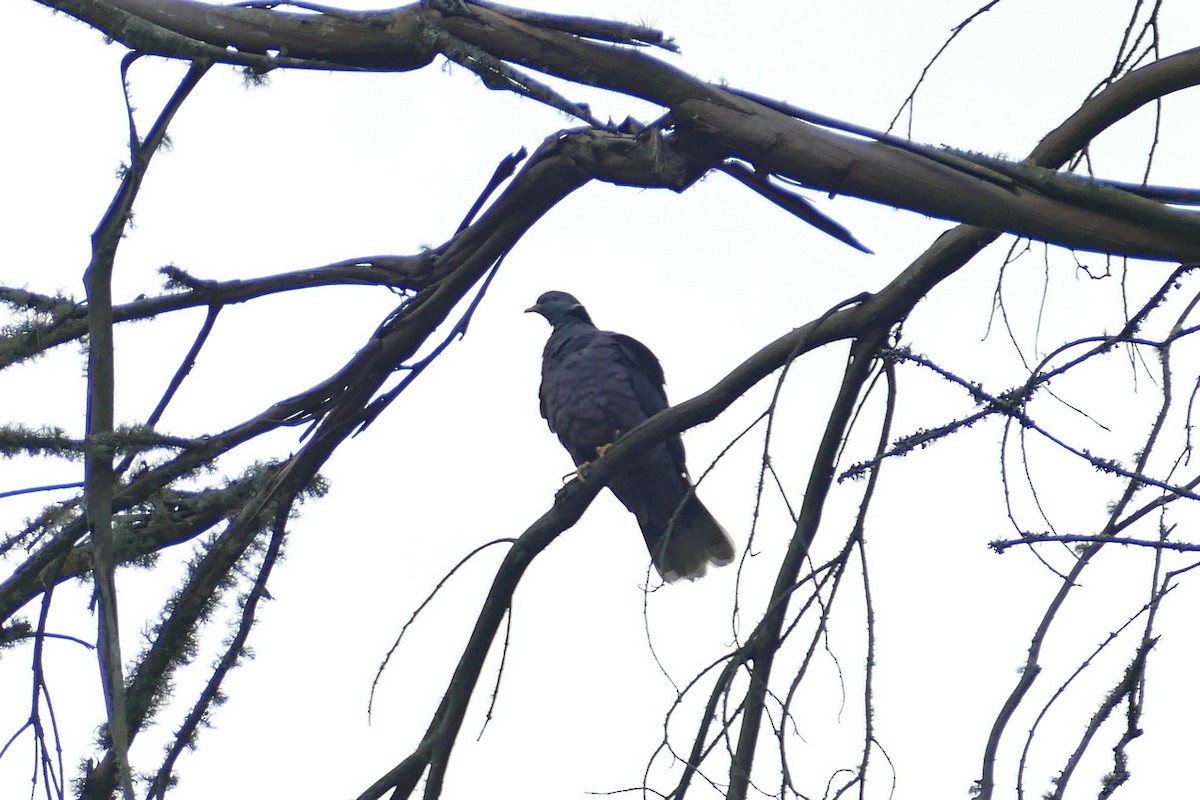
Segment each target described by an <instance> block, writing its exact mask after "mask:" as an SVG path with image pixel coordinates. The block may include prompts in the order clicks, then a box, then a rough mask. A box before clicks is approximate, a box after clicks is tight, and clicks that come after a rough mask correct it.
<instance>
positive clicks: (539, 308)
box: [525, 303, 542, 314]
mask: <svg viewBox="0 0 1200 800" xmlns="http://www.w3.org/2000/svg"><path fill="white" fill-rule="evenodd" d="M541 310H542V307H541V306H539V305H538V304H537V303H534V304H533V305H531V306H530V307H529V308H527V309H525V313H526V314H528V313H529V312H530V311H534V312H536V311H541Z"/></svg>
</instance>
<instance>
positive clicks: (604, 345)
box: [526, 292, 734, 583]
mask: <svg viewBox="0 0 1200 800" xmlns="http://www.w3.org/2000/svg"><path fill="white" fill-rule="evenodd" d="M526 311H534V312H537V313H538V314H541V315H542V316H543V317H545V318H546V321H547V322H549V323H550V325H551V326H553V329H554V330H553V331H552V332H551V333H550V339H549V340H548V341H547V342H546V347H545V349H544V350H543V352H542V384H541V388H540V390H539V392H538V397H539V399H540V400H541V411H542V416H543V417H545V419H546V422H547V424H549V426H550V430H551V431H553V432H554V433H555V434H557V435H558V440H559V441H560V442H562V445H563V447H565V448H566V449H567V452H568V453H570V454H571V458H572V459H573V460H574V462H575V464H576V466H578V465H581V464H584V463H586V462H589V461H592V460H594V459H595V458H596V456H597V448H600V447H603V446H604V445H608V444H612V442H613V441H614V440H616V438H617V437H618V436H619V435H620V434H622V433H628V432H629V431H630V430H632V429H633V428H634V427H635V426H636V425H637V424H638V423H639V422H641V421H642V420H644V419H647V418H649V417H651V416H653V415H654V414H656V413H658V412H659V411H661V410H662V409H664V408H666V407H667V396H666V392H665V390H664V388H663V385H664V379H663V371H662V366H661V365H660V364H659V363H658V359H657V358H655V357H654V354H653V353H651V352H650V350H649V348H647V347H646V346H645V345H644V344H642V343H641V342H639V341H637V340H636V339H634V338H632V337H629V336H626V335H624V334H621V333H613V332H612V331H602V330H598V329H597V328H596V326H595V325H593V324H592V320H591V317H589V316H588V313H587V311H586V310H584V307H583V306H582V305H581V304H580V302H579V301H578V300H576V299H575V298H574V297H572V296H571V295H569V294H567V293H566V292H546V293H545V294H543V295H542V296H541V297H539V298H538V300H537V303H536V304H534V305H533V306H532V307H531V308H528V309H526ZM608 488H609V489H611V490H612V493H613V494H614V495H616V496H617V499H618V500H620V501H621V503H622V504H623V505H624V506H625V508H627V509H629V510H630V511H631V512H633V514H634V516H636V517H637V521H638V525H639V526H640V527H641V529H642V536H643V537H644V538H645V540H646V547H647V548H648V549H649V550H650V556H651V558H652V559H653V561H654V566H655V568H656V569H657V570H658V573H659V575H661V576H662V578H663V580H665V581H667V582H668V583H670V582H672V581H675V580H678V579H680V578H688V579H695V578H699V577H701V576H702V575H704V573H705V571H706V569H707V567H708V565H709V564H712V565H714V566H723V565H725V564H728V563H729V562H730V561H732V560H733V555H734V550H733V543H732V542H731V541H730V540H729V537H728V536H727V535H726V533H725V531H724V529H723V528H722V527H721V525H720V524H719V523H718V522H717V521H716V519H714V518H713V516H712V514H710V513H709V512H708V509H707V508H705V507H704V504H703V503H701V502H700V500H699V498H697V497H696V493H695V490H694V489H693V487H692V483H691V481H690V480H689V479H688V475H687V466H686V464H685V461H684V453H683V442H682V441H681V440H680V438H679V437H678V436H673V437H671V438H670V439H668V440H667V441H666V442H664V443H661V444H658V445H655V446H654V447H653V448H651V449H650V450H649V451H647V452H645V453H643V454H642V455H640V456H638V457H637V458H636V459H635V460H634V461H633V462H632V463H631V464H629V465H628V466H627V467H625V468H623V469H622V470H621V471H620V472H619V473H618V474H616V475H615V476H613V478H612V479H611V480H610V481H609V484H608Z"/></svg>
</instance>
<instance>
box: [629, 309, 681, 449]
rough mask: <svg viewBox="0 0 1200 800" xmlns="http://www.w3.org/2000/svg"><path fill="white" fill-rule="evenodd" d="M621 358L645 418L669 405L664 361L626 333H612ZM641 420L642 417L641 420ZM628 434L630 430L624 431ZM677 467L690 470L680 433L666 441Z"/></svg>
mask: <svg viewBox="0 0 1200 800" xmlns="http://www.w3.org/2000/svg"><path fill="white" fill-rule="evenodd" d="M612 336H613V341H614V342H615V343H616V345H617V349H618V352H619V353H620V356H621V359H622V361H624V362H625V365H626V368H627V370H628V375H629V384H630V386H631V387H632V388H633V394H634V397H635V398H636V399H637V403H638V405H639V406H640V407H641V409H642V411H643V412H644V413H645V415H646V417H647V418H649V417H652V416H654V415H655V414H657V413H658V412H659V411H662V410H663V409H664V408H666V407H667V405H668V403H667V392H666V389H665V388H664V386H665V384H666V378H665V377H664V376H663V368H662V364H660V363H659V361H658V358H656V357H655V355H654V353H652V352H651V351H650V348H649V347H646V345H644V344H642V343H641V342H639V341H638V340H637V339H634V338H633V337H632V336H626V335H625V334H623V333H614V334H612ZM638 422H641V420H638ZM621 432H622V433H628V430H623V431H621ZM666 445H667V449H668V450H669V451H670V453H671V458H672V459H673V460H674V462H675V467H676V468H677V469H678V471H679V472H680V473H684V472H686V471H687V467H686V466H685V465H684V464H685V458H684V452H683V442H682V441H681V440H680V438H679V437H678V436H673V437H671V438H669V439H668V440H667V442H666Z"/></svg>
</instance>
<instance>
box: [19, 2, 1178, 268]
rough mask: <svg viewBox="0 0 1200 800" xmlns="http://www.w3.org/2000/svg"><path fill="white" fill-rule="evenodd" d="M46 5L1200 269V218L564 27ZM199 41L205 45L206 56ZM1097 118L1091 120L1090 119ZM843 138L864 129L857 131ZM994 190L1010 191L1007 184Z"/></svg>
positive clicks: (151, 40) (1150, 94) (1126, 99)
mask: <svg viewBox="0 0 1200 800" xmlns="http://www.w3.org/2000/svg"><path fill="white" fill-rule="evenodd" d="M40 1H41V2H43V3H45V4H47V5H50V6H52V7H55V8H59V9H61V10H64V11H67V12H68V13H70V14H72V15H74V16H76V17H78V18H80V19H82V20H84V21H85V22H87V23H88V24H91V25H93V26H94V27H96V28H98V29H100V30H102V31H104V32H105V33H106V34H108V35H110V36H112V37H113V38H115V39H117V40H119V41H122V42H123V43H125V44H126V45H127V46H129V47H131V48H134V49H138V50H143V51H146V52H154V53H158V54H161V55H165V56H168V57H176V58H191V57H193V56H194V55H195V54H196V53H197V52H205V53H207V54H209V57H212V58H214V59H216V60H220V61H226V62H231V63H243V64H244V63H250V61H254V59H257V61H254V64H255V68H258V69H269V68H273V67H275V66H313V64H307V63H304V62H303V58H301V59H299V60H298V61H297V60H296V54H297V53H300V54H303V55H304V56H306V57H307V56H308V55H311V56H312V57H314V58H317V57H319V58H320V59H322V62H321V64H320V66H323V67H329V66H330V65H331V64H340V65H342V66H343V67H345V68H356V69H376V70H389V69H399V70H405V69H416V68H419V67H422V66H425V65H427V64H428V63H430V62H431V61H432V59H433V58H434V56H435V55H436V54H438V53H441V54H443V55H446V56H447V57H451V58H453V59H454V60H457V61H459V62H460V63H465V64H468V66H471V68H472V69H475V70H476V71H477V72H479V74H480V75H481V77H483V78H484V80H485V83H487V84H488V85H489V86H493V87H494V88H504V89H514V88H516V89H518V90H521V91H522V93H526V94H529V96H533V97H537V98H539V99H541V100H542V101H543V102H549V103H550V104H551V105H554V106H555V107H556V108H560V109H568V110H570V109H574V110H570V113H573V114H576V115H581V116H584V117H585V118H587V111H586V108H585V107H583V106H581V105H579V104H572V103H570V102H569V101H567V100H566V99H565V98H559V97H558V95H555V96H554V98H550V97H549V96H542V95H539V94H538V91H537V90H536V87H534V86H532V85H530V86H529V87H527V88H528V89H529V91H528V92H526V91H525V90H524V89H521V87H520V84H522V83H527V82H523V81H521V80H520V79H516V82H515V83H514V81H513V80H511V79H504V80H500V81H497V80H493V78H494V77H495V76H496V75H498V74H499V73H497V72H496V69H495V68H494V67H490V66H487V65H488V64H490V63H494V62H492V61H490V59H495V61H496V62H502V63H507V64H518V65H521V66H523V67H526V68H528V69H533V70H536V71H538V72H542V73H544V74H548V75H552V76H554V77H558V78H562V79H565V80H568V81H573V82H576V83H580V84H584V85H588V86H594V87H597V88H602V89H608V90H610V91H614V92H618V93H622V94H626V95H629V96H632V97H637V98H640V99H643V100H647V101H649V102H652V103H656V104H658V105H660V106H662V107H663V108H665V109H668V110H669V111H670V113H671V116H672V118H673V120H674V123H675V124H676V125H677V126H679V127H680V128H681V129H687V130H689V131H692V132H694V133H698V134H702V135H703V136H705V137H707V138H708V139H709V140H710V141H711V142H712V144H713V147H714V148H715V149H716V150H717V151H718V152H719V153H720V155H722V156H723V157H727V158H733V159H738V160H742V161H746V162H749V163H751V164H753V165H754V166H755V168H756V169H757V170H759V171H760V172H762V173H764V174H774V175H779V176H782V177H785V178H787V179H788V180H792V181H795V182H797V183H800V184H802V185H804V186H807V187H810V188H813V189H816V190H819V191H822V192H827V193H831V194H846V195H852V196H855V197H860V198H864V199H867V200H870V201H872V202H877V203H884V204H887V205H893V206H896V207H899V208H906V209H909V210H912V211H915V212H918V213H921V214H926V215H929V216H934V217H939V218H942V219H950V220H957V221H960V222H964V223H968V224H973V225H979V226H981V227H986V228H989V229H991V230H994V231H997V232H1008V233H1014V234H1016V235H1018V236H1024V237H1028V238H1032V239H1039V240H1042V241H1047V242H1052V243H1054V244H1058V245H1061V246H1063V247H1068V248H1072V249H1079V250H1092V251H1098V252H1106V253H1114V254H1118V255H1125V256H1131V257H1137V258H1149V259H1160V260H1168V261H1181V262H1196V261H1200V213H1195V212H1187V211H1181V210H1179V209H1175V208H1171V207H1169V206H1167V205H1166V204H1164V203H1158V202H1154V201H1152V200H1147V199H1144V198H1140V197H1138V196H1136V195H1134V194H1132V193H1130V192H1124V191H1121V190H1120V189H1115V188H1111V187H1109V188H1104V187H1103V186H1102V185H1101V184H1097V183H1096V182H1090V181H1084V180H1081V179H1079V178H1076V177H1074V176H1070V175H1062V174H1058V173H1053V172H1042V171H1040V170H1038V169H1035V168H1033V167H1031V166H1029V165H1017V164H1013V163H1011V162H1005V161H1002V160H1000V159H994V158H984V157H980V156H976V155H975V154H972V153H968V152H959V151H953V152H947V151H941V150H937V149H935V148H922V147H921V146H919V145H912V146H907V147H895V146H892V145H890V144H888V143H886V141H881V140H886V137H885V136H883V135H882V134H881V135H879V136H878V137H877V138H876V139H875V140H871V139H863V138H860V136H847V135H844V134H842V133H840V132H838V130H835V129H833V128H831V127H830V125H833V124H834V123H833V121H827V124H826V125H824V126H821V125H816V124H812V123H810V122H806V121H804V120H801V119H797V118H796V117H794V116H790V115H789V114H787V113H783V112H781V111H779V110H777V109H776V108H773V107H770V106H768V105H765V104H763V103H759V102H756V101H755V100H753V99H752V97H751V96H747V95H745V94H744V93H739V92H734V91H729V90H726V89H724V88H722V87H720V86H717V85H715V84H710V83H707V82H704V81H701V80H698V79H696V78H694V77H692V76H690V75H688V74H687V73H685V72H683V71H682V70H679V69H677V68H675V67H673V66H671V65H669V64H667V63H665V62H662V61H659V60H657V59H655V58H652V57H651V56H649V55H647V54H646V53H645V52H642V51H640V50H639V49H637V48H636V47H619V46H618V47H614V46H612V45H609V44H604V45H601V44H597V43H595V42H594V41H591V40H589V39H588V38H584V37H583V36H580V35H576V34H574V33H571V32H568V30H569V27H568V26H564V25H561V24H557V25H556V24H551V23H548V22H547V23H546V24H542V23H541V22H539V21H538V19H537V16H536V15H522V19H517V18H514V17H512V16H508V15H506V14H505V13H503V11H502V10H501V9H502V7H499V6H487V5H485V6H481V5H475V4H472V3H465V2H464V3H454V4H447V3H433V2H430V3H423V4H417V5H412V6H405V7H402V8H398V9H393V10H391V11H386V12H343V11H336V12H334V11H333V10H331V9H325V12H326V13H322V14H289V13H285V12H280V11H275V10H268V9H263V8H238V7H220V6H210V5H206V4H202V3H197V2H191V0H169V2H156V0H105V1H104V2H100V1H97V2H82V0H40ZM443 9H445V10H443ZM144 29H145V30H144ZM172 37H175V38H174V39H173V38H172ZM201 41H203V42H207V43H208V44H206V45H203V46H201V45H199V44H197V43H198V42H201ZM463 45H466V46H469V47H473V48H477V49H478V57H477V58H476V57H468V56H467V55H465V54H464V51H463V50H462V46H463ZM218 46H219V49H218ZM228 48H232V50H230V49H228ZM214 50H215V51H216V52H215V53H213V52H211V51H214ZM248 53H249V54H256V53H257V54H263V55H255V56H253V57H251V56H250V55H247V54H248ZM266 54H270V55H266ZM464 59H466V60H464ZM477 67H478V68H477ZM1134 76H1137V78H1136V79H1134ZM1131 81H1132V82H1131ZM1130 82H1131V83H1130ZM1197 83H1200V49H1197V50H1190V51H1187V52H1184V53H1180V54H1177V55H1175V56H1171V57H1169V58H1166V59H1163V60H1161V61H1159V62H1155V63H1153V64H1150V65H1149V66H1147V67H1144V68H1142V69H1141V70H1138V71H1137V72H1135V73H1133V74H1132V75H1131V76H1129V77H1127V78H1124V79H1122V80H1120V81H1117V82H1116V83H1114V84H1113V85H1112V87H1110V88H1109V89H1107V90H1106V91H1105V92H1104V93H1102V95H1100V97H1104V98H1105V100H1104V101H1103V102H1102V103H1099V104H1097V99H1098V98H1095V99H1093V100H1089V101H1088V103H1086V104H1085V107H1084V109H1081V112H1080V113H1081V114H1084V115H1085V118H1084V119H1082V120H1081V121H1080V122H1081V123H1085V122H1086V115H1091V114H1096V115H1098V116H1099V117H1102V118H1107V117H1110V116H1112V112H1113V109H1112V107H1111V106H1113V105H1116V106H1117V107H1118V109H1119V110H1120V111H1121V112H1122V114H1121V115H1122V116H1123V115H1126V114H1128V113H1130V112H1132V111H1133V110H1135V108H1136V107H1138V106H1140V105H1142V104H1145V103H1146V102H1149V101H1150V100H1153V99H1156V98H1158V97H1162V96H1163V95H1165V94H1167V93H1170V92H1173V91H1178V90H1179V89H1182V88H1186V87H1191V86H1195V85H1196V84H1197ZM1117 87H1121V88H1120V90H1119V91H1118V90H1116V89H1117ZM1089 106H1090V107H1091V108H1092V110H1086V109H1088V107H1089ZM834 127H835V128H840V129H849V130H854V131H856V132H859V133H861V131H862V130H863V129H861V128H858V127H856V126H850V125H846V124H839V125H834ZM1048 160H1050V161H1056V162H1058V163H1062V161H1064V160H1065V157H1063V158H1059V157H1057V154H1055V157H1053V158H1050V159H1048ZM1035 163H1036V162H1035ZM968 164H971V166H967V165H968ZM997 175H999V176H1004V177H1006V178H1008V179H1010V180H1011V181H1012V183H1011V184H1010V183H1008V181H1006V180H996V176H997Z"/></svg>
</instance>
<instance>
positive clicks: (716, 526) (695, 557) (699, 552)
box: [642, 490, 734, 583]
mask: <svg viewBox="0 0 1200 800" xmlns="http://www.w3.org/2000/svg"><path fill="white" fill-rule="evenodd" d="M656 532H657V533H658V534H659V537H660V538H658V541H657V542H655V546H654V547H652V548H651V550H650V555H651V557H652V558H653V559H654V566H655V568H656V569H657V570H658V574H659V575H661V576H662V579H663V580H664V581H666V582H667V583H674V582H675V581H677V580H680V579H687V580H695V579H696V578H700V577H703V576H704V573H705V572H707V571H708V565H709V564H712V565H713V566H714V567H723V566H725V565H726V564H728V563H729V562H731V561H733V556H734V550H733V542H732V541H731V540H730V539H729V535H728V534H727V533H725V529H724V528H722V527H721V523H719V522H717V520H716V518H715V517H713V515H712V514H710V513H709V512H708V509H707V508H705V507H704V503H701V502H700V498H698V497H696V494H695V491H694V490H692V491H689V492H688V493H687V495H686V496H685V499H684V501H683V505H682V506H680V508H679V510H678V511H677V512H676V513H675V514H674V515H673V516H672V519H671V522H669V523H668V524H667V525H666V526H665V532H664V531H663V529H662V528H659V530H658V531H656ZM642 533H643V534H645V535H646V541H647V543H649V542H650V539H651V537H650V534H649V532H647V531H646V529H645V527H643V529H642Z"/></svg>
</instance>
